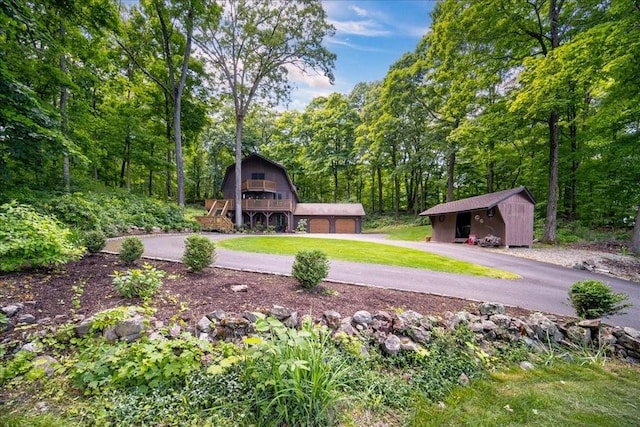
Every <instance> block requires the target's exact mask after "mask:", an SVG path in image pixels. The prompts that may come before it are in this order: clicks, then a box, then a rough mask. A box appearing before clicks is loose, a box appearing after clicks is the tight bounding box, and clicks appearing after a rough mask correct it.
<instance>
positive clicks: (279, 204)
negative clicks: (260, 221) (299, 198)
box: [204, 199, 293, 215]
mask: <svg viewBox="0 0 640 427" xmlns="http://www.w3.org/2000/svg"><path fill="white" fill-rule="evenodd" d="M224 204H226V205H227V209H226V210H224V214H226V212H227V211H233V210H235V208H236V204H235V199H224V200H213V199H207V200H205V203H204V207H205V209H207V211H208V212H211V211H212V209H213V208H214V207H215V209H220V213H222V206H223V205H224ZM215 209H214V210H215ZM242 210H243V211H261V212H293V200H291V199H280V200H278V199H243V200H242ZM224 214H223V215H224Z"/></svg>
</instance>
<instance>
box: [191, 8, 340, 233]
mask: <svg viewBox="0 0 640 427" xmlns="http://www.w3.org/2000/svg"><path fill="white" fill-rule="evenodd" d="M221 5H222V9H223V11H222V18H221V21H220V23H219V25H218V24H217V22H215V21H208V20H205V21H203V25H202V27H201V28H200V31H199V32H198V34H197V37H196V43H197V45H198V46H199V47H200V48H201V49H202V51H203V52H204V53H205V55H206V56H207V57H208V58H209V60H210V61H211V65H212V67H211V68H212V77H213V79H212V87H219V88H221V91H222V92H223V93H224V94H225V95H227V96H229V97H230V98H231V99H232V100H233V103H234V109H235V125H236V131H235V137H236V150H235V152H236V153H235V154H236V166H235V167H236V169H235V184H236V188H235V212H236V218H235V223H236V226H237V227H241V226H242V222H243V219H242V200H241V195H242V193H241V181H242V165H241V161H242V131H243V125H244V119H245V118H246V116H247V114H248V112H249V108H250V107H251V104H252V101H254V99H255V98H256V97H260V98H271V99H274V100H278V101H279V100H282V99H286V97H287V96H288V93H289V89H290V87H289V84H288V67H289V68H290V67H293V68H297V69H298V70H300V71H302V72H305V73H306V72H308V71H314V72H316V71H318V70H319V71H321V72H322V73H323V74H324V75H325V76H327V77H328V78H329V80H330V81H331V82H332V83H333V74H332V69H333V63H334V60H335V55H334V54H332V53H330V52H329V51H328V50H327V49H326V48H325V47H324V46H322V39H323V38H324V37H325V36H330V35H332V34H333V32H334V29H333V27H332V26H331V25H329V24H328V23H327V21H326V13H325V12H324V10H323V9H322V5H321V3H320V2H319V1H317V0H296V1H293V0H277V1H274V0H225V1H222V2H221Z"/></svg>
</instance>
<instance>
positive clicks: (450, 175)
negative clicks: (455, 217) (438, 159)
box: [447, 150, 456, 203]
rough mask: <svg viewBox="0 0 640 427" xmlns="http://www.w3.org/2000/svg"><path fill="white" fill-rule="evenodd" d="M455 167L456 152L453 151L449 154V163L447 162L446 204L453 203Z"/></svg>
mask: <svg viewBox="0 0 640 427" xmlns="http://www.w3.org/2000/svg"><path fill="white" fill-rule="evenodd" d="M455 167H456V152H455V150H453V151H452V152H451V153H450V154H449V161H448V162H447V203H448V202H453V184H454V172H455Z"/></svg>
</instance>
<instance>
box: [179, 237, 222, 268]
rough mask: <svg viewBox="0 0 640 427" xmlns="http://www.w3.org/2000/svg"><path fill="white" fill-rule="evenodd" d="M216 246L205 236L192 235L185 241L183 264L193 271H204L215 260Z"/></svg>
mask: <svg viewBox="0 0 640 427" xmlns="http://www.w3.org/2000/svg"><path fill="white" fill-rule="evenodd" d="M215 250H216V245H215V244H214V243H213V242H212V241H211V240H209V239H207V238H206V237H204V236H199V235H197V234H192V235H191V236H189V237H187V239H186V240H185V249H184V254H183V255H182V262H183V263H184V264H185V265H186V266H187V267H188V268H189V270H191V271H202V270H204V269H205V268H207V267H208V266H209V265H211V263H212V262H213V260H214V259H215Z"/></svg>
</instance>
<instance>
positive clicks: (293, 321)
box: [282, 311, 298, 328]
mask: <svg viewBox="0 0 640 427" xmlns="http://www.w3.org/2000/svg"><path fill="white" fill-rule="evenodd" d="M282 323H284V326H286V327H287V328H297V327H298V312H297V311H294V312H293V313H291V316H289V317H287V318H286V319H285V320H284V322H282Z"/></svg>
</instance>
